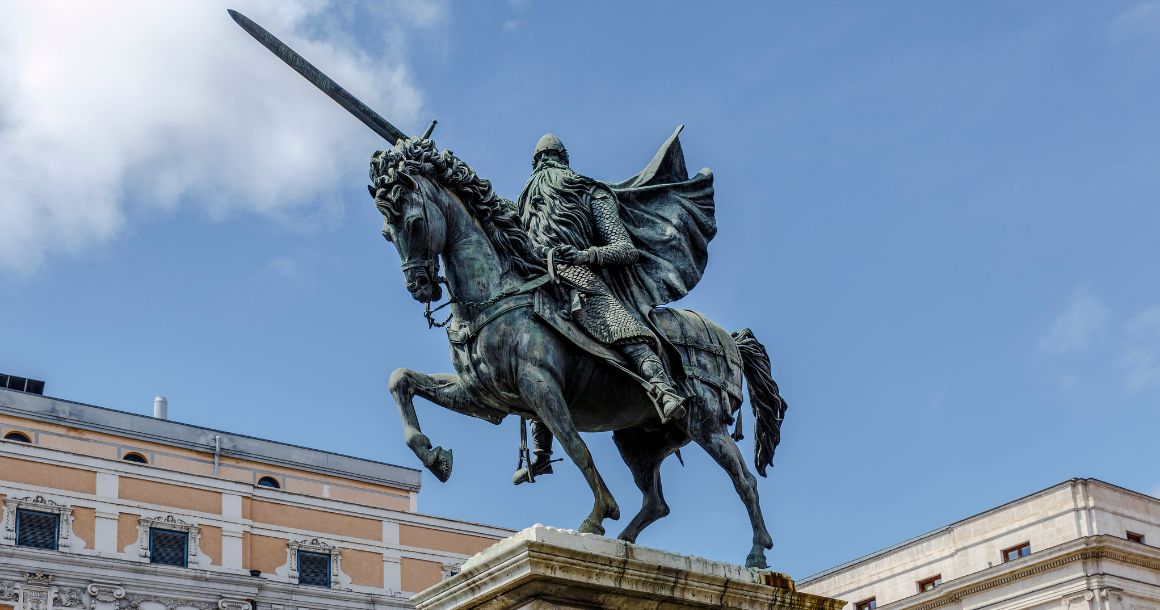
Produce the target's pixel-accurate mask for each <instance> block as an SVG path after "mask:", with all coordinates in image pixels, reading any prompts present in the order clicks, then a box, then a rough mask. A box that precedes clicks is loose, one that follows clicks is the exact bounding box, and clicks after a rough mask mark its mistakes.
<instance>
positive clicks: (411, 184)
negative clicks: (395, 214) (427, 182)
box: [398, 172, 419, 190]
mask: <svg viewBox="0 0 1160 610" xmlns="http://www.w3.org/2000/svg"><path fill="white" fill-rule="evenodd" d="M398 178H399V181H400V182H406V183H407V190H414V189H417V188H419V183H418V182H415V179H414V178H412V177H411V175H410V174H408V173H406V172H399V176H398Z"/></svg>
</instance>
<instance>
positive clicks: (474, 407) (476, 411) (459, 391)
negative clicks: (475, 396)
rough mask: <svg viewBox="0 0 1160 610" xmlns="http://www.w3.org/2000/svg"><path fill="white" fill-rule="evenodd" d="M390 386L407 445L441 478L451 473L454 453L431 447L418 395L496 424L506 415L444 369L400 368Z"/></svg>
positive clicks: (443, 479)
mask: <svg viewBox="0 0 1160 610" xmlns="http://www.w3.org/2000/svg"><path fill="white" fill-rule="evenodd" d="M387 386H388V388H390V390H391V396H394V398H395V403H396V404H397V405H398V407H399V417H400V418H402V420H403V438H404V440H406V442H407V446H408V447H410V448H411V451H413V452H415V455H416V456H417V457H418V458H419V460H420V461H421V462H423V465H424V466H426V467H427V470H430V471H431V474H433V475H435V478H437V479H439V480H440V481H446V480H447V479H448V478H449V477H450V476H451V468H452V465H453V460H452V454H451V451H450V450H448V449H444V448H442V447H435V448H432V447H431V440H430V439H428V438H427V435H425V434H423V431H422V429H420V428H419V416H418V414H416V413H415V404H414V398H415V397H416V396H422V397H423V398H426V399H427V400H429V401H431V402H433V403H435V404H437V405H439V406H441V407H444V408H446V409H450V410H452V411H455V412H457V413H462V414H464V415H470V416H472V417H478V418H479V419H482V420H485V421H489V422H491V423H493V424H498V423H499V422H500V421H502V420H503V418H504V416H505V415H506V414H505V413H503V412H501V411H497V410H495V409H491V408H489V407H486V406H484V405H481V404H479V403H477V402H476V401H474V400H472V398H471V396H470V395H468V393H467V391H466V390H465V389H464V387H463V384H462V383H461V382H460V381H459V377H457V376H455V375H448V374H444V373H437V374H434V375H428V374H427V373H420V372H419V371H413V370H411V369H396V370H395V372H394V373H391V380H390V381H389V382H388V383H387Z"/></svg>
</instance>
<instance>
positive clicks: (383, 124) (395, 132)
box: [227, 9, 407, 145]
mask: <svg viewBox="0 0 1160 610" xmlns="http://www.w3.org/2000/svg"><path fill="white" fill-rule="evenodd" d="M227 11H228V12H229V14H230V17H232V18H233V19H234V21H236V22H237V24H238V25H240V26H242V29H243V30H245V31H246V33H248V34H249V35H250V36H253V37H254V40H257V41H258V42H260V43H262V46H264V47H266V48H267V49H269V50H270V52H271V53H273V54H274V55H277V56H278V59H281V60H282V61H284V62H286V65H288V66H290V67H291V68H294V71H295V72H297V73H299V74H301V75H302V76H303V77H304V78H305V79H306V80H308V81H310V82H311V83H312V84H313V85H314V86H315V87H318V89H319V91H322V92H323V93H325V94H326V95H327V97H329V98H330V99H332V100H334V101H335V102H337V103H338V105H339V106H342V107H343V108H345V109H346V111H347V112H349V113H351V114H352V115H354V117H355V118H356V119H358V120H360V121H362V122H363V124H364V125H366V126H367V127H370V128H371V131H373V132H375V133H377V134H379V135H380V136H382V137H383V139H385V140H386V141H387V142H389V143H390V144H392V145H394V143H395V142H397V141H398V140H400V139H406V138H407V134H405V133H403V132H402V131H401V130H400V129H399V128H398V127H395V126H394V125H391V123H390V121H388V120H386V119H384V118H383V117H381V116H379V114H378V113H377V112H375V111H374V110H371V109H370V108H369V107H368V106H367V105H366V104H364V103H362V102H360V101H359V100H358V98H356V97H355V96H353V95H351V94H350V92H349V91H347V90H346V89H343V88H342V87H341V86H339V84H338V83H336V82H334V81H333V80H331V78H330V77H329V76H327V75H325V74H323V73H322V71H321V70H319V69H318V68H315V67H314V65H313V64H311V63H310V62H308V61H306V58H304V57H302V56H301V55H299V54H298V53H295V52H294V49H291V48H290V47H288V46H286V43H284V42H282V41H281V40H278V38H277V37H275V36H274V35H273V34H271V33H270V32H267V31H266V30H265V29H264V28H263V27H262V26H260V25H258V24H256V23H254V22H253V21H252V20H250V18H249V17H246V16H245V15H243V14H241V13H239V12H237V11H235V10H233V9H227Z"/></svg>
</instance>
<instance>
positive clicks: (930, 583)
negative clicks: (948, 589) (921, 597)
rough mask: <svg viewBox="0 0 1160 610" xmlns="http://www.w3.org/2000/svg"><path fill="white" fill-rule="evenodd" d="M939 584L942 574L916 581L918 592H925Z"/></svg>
mask: <svg viewBox="0 0 1160 610" xmlns="http://www.w3.org/2000/svg"><path fill="white" fill-rule="evenodd" d="M941 584H942V574H936V575H934V576H931V577H930V578H928V579H926V580H920V581H918V592H919V593H926V592H927V591H930V590H931V589H933V588H935V587H937V586H939V585H941Z"/></svg>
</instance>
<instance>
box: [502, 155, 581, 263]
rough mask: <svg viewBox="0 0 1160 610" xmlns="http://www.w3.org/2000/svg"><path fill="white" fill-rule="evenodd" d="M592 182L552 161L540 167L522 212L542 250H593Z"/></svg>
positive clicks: (522, 202) (525, 195)
mask: <svg viewBox="0 0 1160 610" xmlns="http://www.w3.org/2000/svg"><path fill="white" fill-rule="evenodd" d="M592 186H593V182H592V180H590V179H588V178H585V177H584V176H581V175H579V174H577V173H576V172H574V171H572V169H571V168H569V167H568V166H567V165H563V164H561V163H558V162H556V161H552V160H546V159H545V160H542V161H540V162H539V163H537V164H536V169H535V170H534V171H533V172H532V176H531V177H530V178H528V183H527V184H526V185H524V191H523V193H521V194H520V200H519V212H520V219H521V220H522V221H523V224H524V228H525V229H526V230H527V232H528V235H529V237H531V239H532V243H533V244H534V245H535V246H537V247H540V248H552V247H555V246H564V245H568V246H573V247H575V248H576V249H578V250H583V249H585V248H588V247H591V246H592V245H594V244H593V240H592V213H591V212H590V211H589V207H588V206H589V202H588V199H589V197H590V195H591V193H592Z"/></svg>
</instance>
